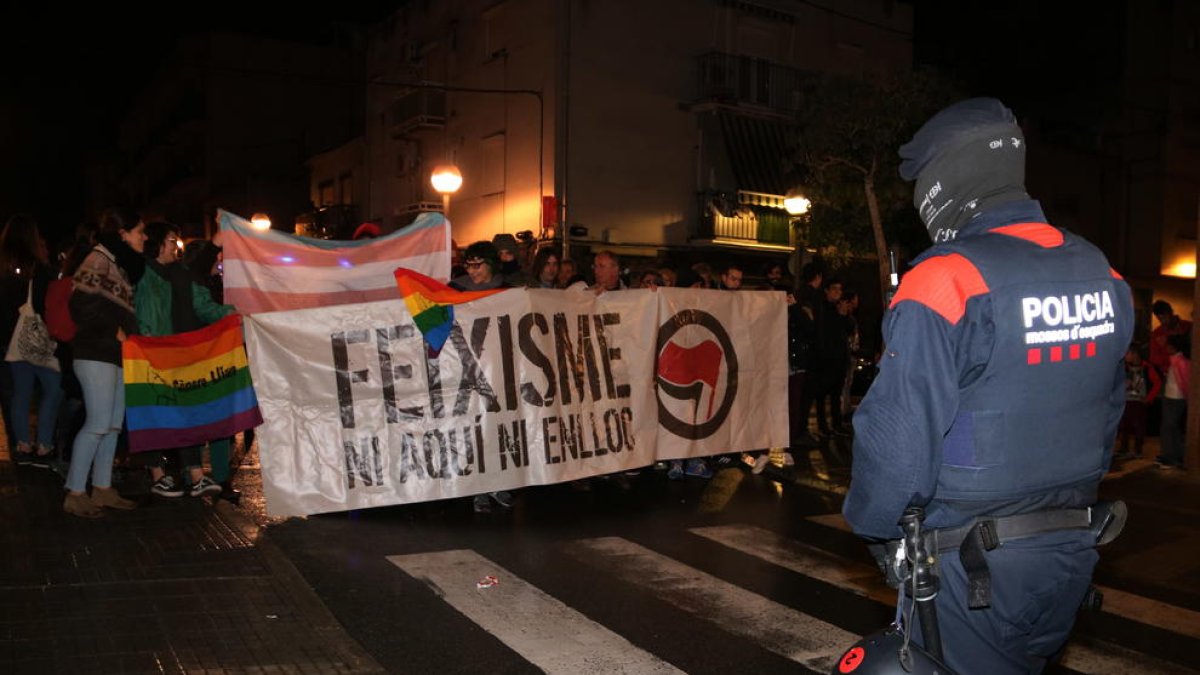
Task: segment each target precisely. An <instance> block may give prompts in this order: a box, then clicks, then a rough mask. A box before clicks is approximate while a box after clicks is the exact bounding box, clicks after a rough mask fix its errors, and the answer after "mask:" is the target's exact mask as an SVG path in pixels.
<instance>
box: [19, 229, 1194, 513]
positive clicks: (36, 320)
mask: <svg viewBox="0 0 1200 675" xmlns="http://www.w3.org/2000/svg"><path fill="white" fill-rule="evenodd" d="M362 236H378V233H377V232H370V233H365V234H363V235H362ZM356 238H358V233H356ZM219 243H220V242H219V238H218V239H217V240H215V241H208V240H202V239H201V240H195V241H192V242H191V243H190V244H189V245H188V246H187V247H186V248H185V247H184V245H183V241H182V238H181V234H180V231H179V229H178V228H177V227H175V226H174V225H171V224H169V223H164V222H151V223H145V222H143V221H142V220H141V219H140V218H139V217H138V216H137V214H134V213H132V212H128V211H124V210H120V209H112V210H109V211H106V212H105V213H104V214H103V215H102V217H101V218H100V220H99V221H98V223H96V224H95V225H85V226H81V227H80V228H78V229H77V231H76V233H75V235H74V237H72V238H71V239H70V240H69V241H66V242H63V243H62V244H61V245H60V246H58V247H57V249H56V255H54V256H52V255H51V251H50V247H49V244H48V243H47V239H46V236H45V233H44V231H43V230H42V228H41V227H40V226H39V224H38V223H37V222H36V221H35V220H34V219H33V218H31V217H28V216H14V217H13V218H11V219H10V220H9V221H8V222H7V224H6V225H5V227H4V229H3V232H2V233H0V298H2V301H0V346H2V347H3V348H4V351H5V359H4V361H2V362H0V412H2V413H3V422H4V427H5V429H6V432H7V435H8V438H9V444H10V446H11V454H12V456H13V458H14V460H15V461H16V462H17V463H18V464H26V465H29V466H32V467H39V468H46V469H53V470H56V471H57V472H58V473H60V474H61V475H62V476H63V478H64V483H65V489H66V497H65V500H64V504H63V508H64V511H65V512H67V513H70V514H72V515H75V516H79V517H83V518H97V517H100V516H102V515H103V513H104V509H105V508H109V509H132V508H135V507H136V504H135V503H134V502H132V501H130V500H127V499H125V498H123V497H121V496H120V495H119V494H118V493H117V490H115V489H114V488H113V467H114V462H115V461H116V457H117V454H118V449H119V445H120V442H121V435H122V425H123V420H124V409H125V401H124V378H123V372H122V359H121V343H122V342H123V341H124V340H125V339H126V338H127V337H128V336H129V335H151V336H158V335H169V334H174V333H180V332H186V331H190V330H195V329H198V328H201V327H203V326H205V325H208V324H210V323H212V322H214V321H217V320H219V319H220V318H221V317H223V316H225V315H227V314H229V313H230V312H232V311H234V310H233V308H232V307H230V306H228V305H223V304H221V302H222V283H221V248H220V245H219ZM585 269H586V270H590V272H591V274H590V275H587V276H585V275H584V274H582V271H583V270H585ZM450 285H451V286H452V287H453V288H456V289H459V290H485V289H495V288H512V287H521V288H530V289H564V290H565V289H572V290H578V291H586V292H592V293H596V294H602V293H608V292H617V291H621V290H625V289H639V288H640V289H657V288H664V287H680V288H700V289H714V290H727V291H738V290H743V289H751V290H775V291H780V292H783V293H785V294H786V299H787V314H788V316H787V327H788V365H789V375H788V405H789V411H790V420H791V425H790V429H789V436H790V443H789V445H790V447H789V448H786V449H784V452H783V453H782V455H781V456H782V461H783V462H784V464H785V465H788V464H792V463H794V458H793V456H792V452H796V451H799V452H804V453H807V452H809V451H810V450H811V449H813V448H817V447H822V446H824V445H825V444H826V443H827V442H828V441H830V440H831V439H839V438H840V439H848V438H849V437H850V436H851V434H852V427H851V426H850V425H849V412H850V395H849V392H850V383H851V376H852V374H853V366H854V363H855V361H856V360H857V359H858V357H859V354H858V353H857V352H858V348H859V327H858V321H857V319H856V310H857V308H858V296H857V294H856V293H855V292H854V291H852V290H849V289H847V288H846V287H845V286H844V284H843V282H842V280H841V279H839V278H838V277H836V276H833V275H831V274H829V271H828V270H826V269H824V268H822V267H821V266H820V265H819V264H818V263H816V262H813V263H809V264H807V265H805V266H804V268H803V270H802V271H801V274H800V277H799V279H796V280H793V279H792V278H791V277H790V276H789V275H788V273H787V271H786V269H785V267H784V265H783V264H782V263H780V262H770V263H768V264H766V265H765V266H763V267H761V268H760V269H753V270H751V269H748V268H747V267H746V266H744V265H742V264H740V263H736V262H734V263H730V262H725V263H724V264H723V265H721V266H719V267H717V268H716V269H714V267H713V266H712V265H710V264H709V263H706V262H697V263H694V264H685V265H678V266H672V265H663V264H661V263H656V262H647V263H645V264H643V265H641V266H640V267H635V268H633V269H630V268H628V267H625V266H623V264H622V261H621V260H620V258H619V257H618V256H617V255H616V254H615V253H613V252H610V251H600V252H598V253H595V254H594V255H593V256H591V259H590V265H589V266H586V267H585V266H577V265H576V261H575V260H572V259H564V258H563V257H562V255H561V253H560V251H559V250H558V249H556V248H554V247H549V246H543V247H541V248H539V249H537V250H536V252H534V251H533V250H532V247H531V246H530V244H529V243H526V244H521V243H519V242H518V241H517V240H516V239H515V238H514V237H513V236H512V235H497V236H496V237H495V238H494V239H493V240H491V241H477V242H474V243H472V244H471V245H470V246H468V247H466V248H465V249H462V250H459V249H457V248H456V249H455V253H454V260H453V271H452V274H451V282H450ZM1153 312H1154V315H1155V316H1156V317H1157V319H1158V321H1159V327H1158V328H1157V329H1156V330H1155V331H1154V332H1153V334H1152V336H1151V342H1150V346H1149V347H1150V348H1149V353H1148V354H1146V353H1143V352H1142V351H1141V350H1140V349H1139V348H1137V347H1136V346H1135V347H1132V348H1131V349H1130V353H1129V355H1128V357H1127V375H1128V377H1127V379H1128V384H1129V386H1128V405H1127V410H1126V415H1125V419H1123V420H1122V424H1121V435H1120V437H1119V449H1118V455H1117V457H1118V458H1119V459H1123V458H1129V457H1133V456H1137V455H1140V454H1141V451H1142V444H1143V439H1144V437H1145V434H1146V419H1147V410H1148V407H1149V406H1150V405H1152V404H1154V403H1155V401H1156V399H1160V400H1161V401H1162V403H1161V405H1162V451H1161V454H1160V456H1159V457H1158V463H1159V465H1160V466H1162V467H1164V468H1167V469H1172V468H1177V467H1179V466H1181V465H1182V462H1183V454H1184V453H1183V429H1184V424H1185V420H1186V418H1187V412H1186V411H1187V392H1188V391H1189V389H1188V386H1189V383H1188V374H1189V372H1190V371H1189V366H1188V364H1189V361H1188V359H1190V353H1191V350H1190V342H1189V340H1188V337H1189V336H1190V334H1191V324H1190V323H1189V322H1187V321H1184V320H1182V319H1180V318H1179V317H1178V316H1176V315H1175V314H1174V311H1173V310H1172V308H1171V306H1170V305H1169V304H1167V303H1166V302H1163V301H1158V302H1156V303H1155V304H1154V306H1153ZM35 401H36V402H37V405H36V406H35V405H34V404H35ZM35 413H36V414H35ZM32 420H36V430H35V427H34V426H32V425H31V421H32ZM810 420H815V427H816V428H815V429H814V428H812V426H811V424H810ZM248 433H249V432H248ZM248 444H249V440H247V445H248ZM207 449H208V453H209V465H210V467H211V475H206V474H205V473H204V470H203V466H204V463H203V453H204V450H205V448H204V447H200V446H193V447H187V448H179V449H171V450H169V451H168V450H165V449H164V450H163V451H161V452H148V453H143V454H140V455H139V456H138V461H137V462H129V463H130V464H136V465H137V466H138V467H139V468H144V469H146V470H147V471H148V472H149V478H150V481H151V482H152V487H151V492H153V493H154V494H156V495H159V496H162V497H168V498H174V497H181V496H184V495H190V496H201V495H206V494H211V495H221V496H224V497H226V498H229V499H236V496H237V494H236V491H234V490H233V489H232V488H231V486H230V477H231V476H230V465H231V456H230V455H231V443H230V440H229V439H225V440H222V441H217V442H213V443H210V444H208V448H207ZM769 457H770V453H769V452H768V451H767V450H766V449H763V450H761V451H758V452H756V453H748V454H746V455H743V456H738V455H723V456H718V457H715V458H709V459H707V460H706V459H700V458H695V459H690V460H687V461H686V462H684V461H674V462H669V463H665V464H659V465H658V466H657V467H656V468H660V469H662V470H665V471H666V472H667V476H668V477H669V478H670V479H673V480H678V479H682V478H684V477H685V476H690V477H696V478H710V477H712V475H713V469H714V467H713V466H710V461H712V462H716V463H717V465H718V467H717V468H719V467H723V466H728V465H730V464H733V463H736V462H744V463H745V464H746V465H749V466H751V467H753V469H752V470H753V471H754V472H755V473H758V472H761V471H762V470H763V469H764V468H765V466H766V464H767V462H768V461H769ZM125 461H129V460H128V459H126V460H125ZM632 473H634V474H636V473H637V472H632ZM603 479H605V480H609V479H611V480H616V481H617V482H618V483H619V484H621V485H622V486H624V485H626V484H627V477H626V475H624V474H622V475H617V476H612V477H604V478H603ZM89 483H90V486H91V492H90V493H89V492H88V490H87V488H88V485H89ZM573 485H574V486H575V487H576V488H578V489H584V490H585V489H589V488H588V481H576V482H575V483H574V484H573ZM473 500H474V508H475V510H476V511H488V510H490V509H491V506H492V504H493V503H495V504H497V505H499V506H501V507H504V508H507V507H510V506H511V505H512V503H513V499H512V495H510V494H509V493H508V492H504V491H501V492H494V493H490V494H485V495H478V496H476V497H474V498H473Z"/></svg>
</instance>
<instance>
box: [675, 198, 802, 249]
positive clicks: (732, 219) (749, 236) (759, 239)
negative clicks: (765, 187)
mask: <svg viewBox="0 0 1200 675" xmlns="http://www.w3.org/2000/svg"><path fill="white" fill-rule="evenodd" d="M700 201H701V203H700V213H701V214H702V215H701V218H700V230H699V232H698V233H697V234H698V235H699V237H700V238H701V239H711V240H717V239H723V240H728V241H732V242H743V243H748V244H774V245H779V246H790V245H791V243H792V240H791V222H792V221H791V217H790V216H789V215H788V213H787V212H786V211H784V210H783V197H781V196H779V195H768V194H763V193H759V192H747V191H739V192H738V193H737V194H736V195H731V194H728V193H705V194H702V195H701V196H700Z"/></svg>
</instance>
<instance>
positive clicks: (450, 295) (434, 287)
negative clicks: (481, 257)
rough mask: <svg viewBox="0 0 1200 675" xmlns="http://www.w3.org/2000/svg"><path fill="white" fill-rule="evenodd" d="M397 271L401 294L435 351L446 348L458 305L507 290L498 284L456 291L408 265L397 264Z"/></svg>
mask: <svg viewBox="0 0 1200 675" xmlns="http://www.w3.org/2000/svg"><path fill="white" fill-rule="evenodd" d="M395 275H396V286H397V287H398V288H399V289H400V297H401V298H402V299H403V300H404V304H405V306H407V307H408V313H409V314H411V315H412V318H413V322H414V323H416V324H417V330H419V331H421V335H424V336H425V343H426V344H428V345H429V349H430V350H432V351H433V353H434V354H437V353H438V352H440V351H442V346H443V345H445V344H446V340H447V339H448V338H449V337H450V328H451V327H452V326H453V325H454V305H459V304H462V303H464V302H471V301H472V300H478V299H480V298H486V297H487V296H489V295H495V294H496V293H499V292H501V291H503V290H505V289H503V288H494V289H490V290H486V291H456V290H454V289H453V288H450V287H449V286H447V285H446V284H443V283H442V282H440V281H436V280H434V279H430V278H429V277H427V276H425V275H424V274H421V273H420V272H414V271H413V270H410V269H407V268H405V267H400V268H397V269H396V272H395Z"/></svg>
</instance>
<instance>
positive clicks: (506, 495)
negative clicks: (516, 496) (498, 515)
mask: <svg viewBox="0 0 1200 675" xmlns="http://www.w3.org/2000/svg"><path fill="white" fill-rule="evenodd" d="M488 496H490V497H491V498H492V499H494V500H496V503H497V504H499V505H500V506H503V507H504V508H506V509H510V508H512V505H513V496H512V493H511V492H509V491H507V490H500V491H499V492H489V493H488Z"/></svg>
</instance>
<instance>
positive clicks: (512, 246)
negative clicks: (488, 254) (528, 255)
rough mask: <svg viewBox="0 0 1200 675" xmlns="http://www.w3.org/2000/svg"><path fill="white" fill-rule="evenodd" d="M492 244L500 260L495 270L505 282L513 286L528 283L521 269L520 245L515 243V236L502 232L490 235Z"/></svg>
mask: <svg viewBox="0 0 1200 675" xmlns="http://www.w3.org/2000/svg"><path fill="white" fill-rule="evenodd" d="M492 244H493V245H494V246H495V247H496V257H497V258H498V259H499V261H500V266H499V267H498V268H497V270H496V271H497V273H498V274H500V275H501V276H503V277H504V281H505V283H507V284H508V285H509V286H512V287H513V288H521V287H523V286H527V285H529V279H528V277H527V275H526V274H525V272H524V271H523V270H522V269H521V261H520V259H519V256H520V253H521V247H520V245H518V244H517V238H516V237H514V236H512V235H511V234H507V233H503V232H502V233H500V234H497V235H496V236H494V237H492Z"/></svg>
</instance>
